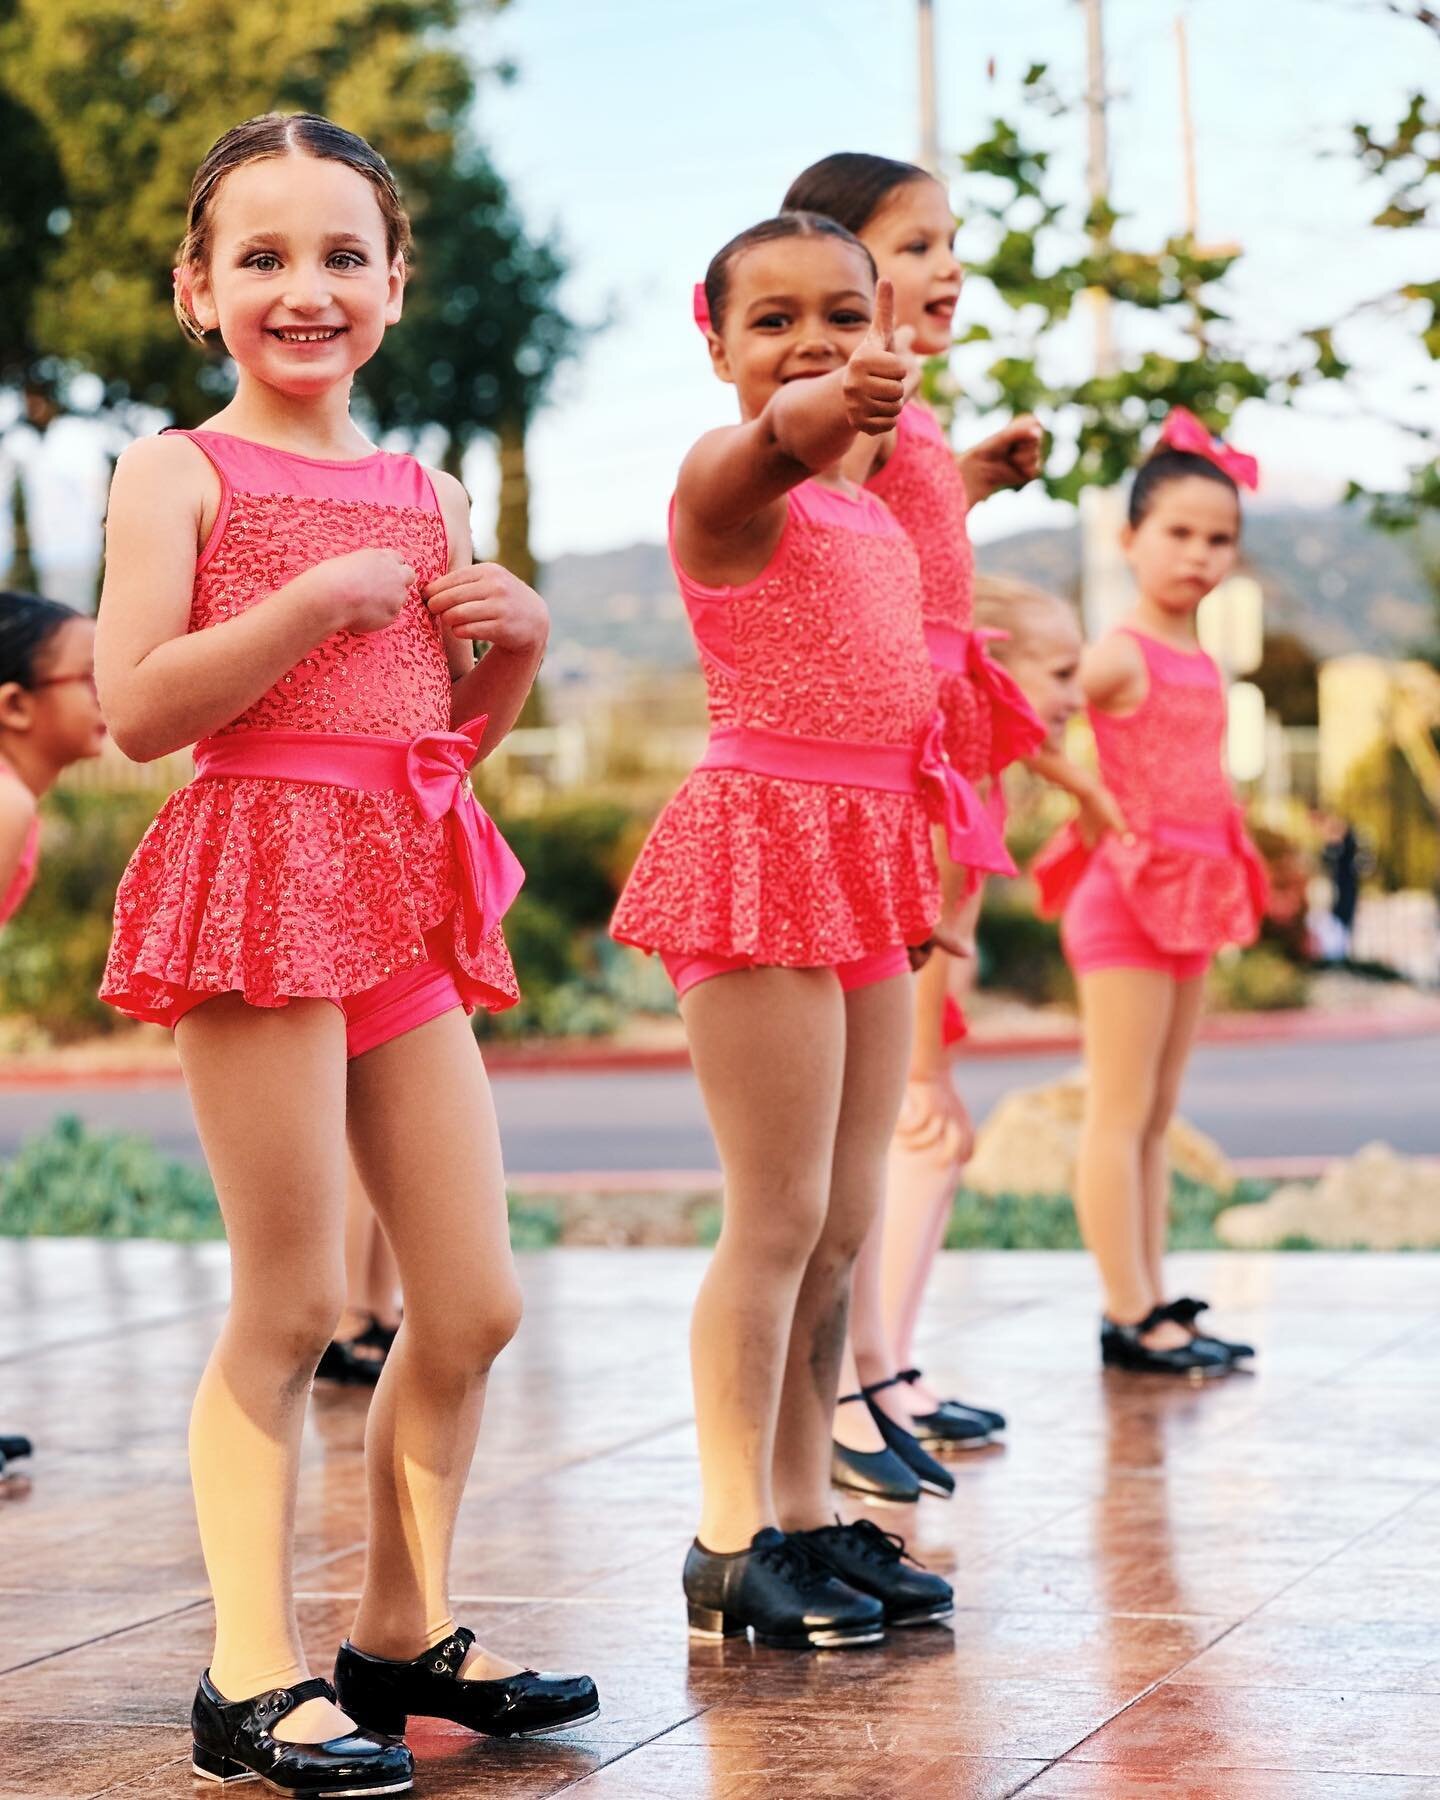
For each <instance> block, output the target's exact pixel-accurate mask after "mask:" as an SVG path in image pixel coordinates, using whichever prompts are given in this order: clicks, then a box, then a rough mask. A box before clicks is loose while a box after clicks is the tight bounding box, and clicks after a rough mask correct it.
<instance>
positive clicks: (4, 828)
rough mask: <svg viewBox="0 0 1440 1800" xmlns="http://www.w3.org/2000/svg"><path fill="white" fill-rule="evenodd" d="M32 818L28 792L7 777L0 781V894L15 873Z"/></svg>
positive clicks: (31, 803)
mask: <svg viewBox="0 0 1440 1800" xmlns="http://www.w3.org/2000/svg"><path fill="white" fill-rule="evenodd" d="M34 818H35V798H34V795H33V794H31V792H30V790H29V788H27V787H24V786H22V785H21V783H20V782H18V781H12V780H10V778H9V777H8V776H7V777H6V778H5V779H4V780H3V781H0V894H3V893H5V892H6V891H7V890H8V888H9V886H10V883H11V882H12V881H13V880H14V879H15V877H16V875H17V874H18V873H19V869H20V862H21V859H22V858H23V856H24V855H25V845H26V844H27V843H28V842H29V838H30V826H31V824H32V823H33V821H34Z"/></svg>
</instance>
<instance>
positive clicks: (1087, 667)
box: [1080, 631, 1149, 713]
mask: <svg viewBox="0 0 1440 1800" xmlns="http://www.w3.org/2000/svg"><path fill="white" fill-rule="evenodd" d="M1148 685H1149V679H1148V676H1147V675H1146V672H1145V657H1144V653H1143V652H1142V651H1141V649H1140V646H1139V645H1138V644H1137V643H1136V642H1135V640H1134V638H1133V637H1131V636H1130V634H1129V633H1128V632H1125V631H1110V632H1107V633H1106V635H1105V636H1104V637H1103V638H1101V639H1100V641H1099V643H1098V644H1092V645H1091V646H1090V647H1089V649H1088V650H1086V652H1085V654H1084V656H1083V657H1082V658H1081V661H1080V686H1081V689H1082V691H1083V692H1084V695H1085V699H1086V703H1087V704H1088V705H1090V706H1093V707H1094V708H1095V709H1096V710H1097V711H1099V712H1106V713H1125V712H1133V711H1134V710H1135V708H1136V707H1137V706H1139V704H1140V702H1141V701H1142V700H1143V699H1144V698H1145V694H1146V689H1147V687H1148Z"/></svg>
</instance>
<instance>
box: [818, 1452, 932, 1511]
mask: <svg viewBox="0 0 1440 1800" xmlns="http://www.w3.org/2000/svg"><path fill="white" fill-rule="evenodd" d="M830 1485H831V1487H834V1488H839V1490H840V1491H841V1493H843V1494H854V1495H855V1496H856V1498H857V1499H860V1500H863V1501H864V1502H865V1503H866V1505H867V1506H913V1505H914V1504H915V1502H916V1501H917V1500H918V1499H919V1498H920V1482H919V1479H918V1477H917V1476H916V1474H915V1471H914V1470H913V1469H912V1468H911V1467H910V1465H909V1464H908V1463H907V1462H905V1461H903V1460H902V1459H901V1458H900V1457H898V1456H897V1455H896V1454H895V1452H894V1451H893V1450H892V1449H891V1448H890V1447H889V1445H888V1444H887V1445H886V1447H885V1448H884V1449H883V1450H852V1449H850V1447H849V1446H848V1445H846V1444H840V1443H834V1444H832V1445H831V1446H830Z"/></svg>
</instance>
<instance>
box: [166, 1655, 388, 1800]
mask: <svg viewBox="0 0 1440 1800" xmlns="http://www.w3.org/2000/svg"><path fill="white" fill-rule="evenodd" d="M334 1698H335V1690H334V1688H332V1687H331V1685H330V1683H329V1682H328V1681H321V1680H318V1679H317V1680H312V1681H297V1682H296V1684H295V1686H294V1687H288V1688H274V1689H272V1690H271V1691H270V1692H269V1693H267V1694H256V1695H255V1697H254V1698H253V1699H250V1700H226V1699H225V1698H224V1697H223V1696H222V1695H221V1694H220V1693H219V1691H218V1690H217V1689H216V1688H215V1686H214V1685H213V1684H212V1682H211V1680H210V1671H209V1670H208V1669H207V1670H206V1671H205V1673H204V1674H203V1675H202V1676H201V1677H200V1685H199V1687H198V1688H196V1690H195V1704H194V1706H193V1707H192V1708H191V1709H190V1730H191V1733H192V1735H193V1737H194V1740H195V1741H194V1746H193V1748H192V1751H191V1765H190V1766H191V1768H192V1769H193V1770H194V1772H195V1773H196V1774H197V1775H198V1776H200V1777H201V1779H202V1780H205V1781H218V1782H221V1783H222V1784H223V1783H225V1782H230V1781H253V1780H254V1779H255V1778H256V1777H257V1776H258V1777H259V1779H260V1780H261V1781H263V1782H264V1783H265V1785H266V1786H267V1787H270V1788H273V1789H274V1790H275V1792H276V1793H277V1794H290V1795H293V1796H294V1800H322V1797H323V1800H343V1796H346V1795H357V1794H366V1795H369V1794H408V1793H409V1792H410V1790H411V1788H412V1787H413V1786H414V1785H415V1781H414V1776H415V1763H414V1759H413V1758H412V1757H411V1755H410V1752H409V1751H408V1750H407V1749H406V1748H405V1746H404V1745H403V1744H387V1743H386V1742H385V1741H384V1740H383V1739H382V1738H380V1737H378V1736H376V1734H375V1733H374V1732H370V1731H361V1730H355V1731H348V1732H346V1733H345V1735H344V1736H343V1737H334V1738H328V1739H327V1740H326V1741H325V1742H324V1743H323V1744H292V1743H290V1742H288V1741H287V1740H285V1739H282V1738H277V1737H276V1736H275V1735H274V1731H275V1727H276V1726H277V1725H278V1724H279V1723H280V1721H281V1720H282V1719H283V1718H284V1717H285V1716H286V1715H287V1714H288V1713H292V1712H294V1710H295V1708H296V1707H297V1706H301V1705H303V1704H304V1702H305V1701H307V1700H334ZM353 1716H354V1715H353V1714H352V1717H353Z"/></svg>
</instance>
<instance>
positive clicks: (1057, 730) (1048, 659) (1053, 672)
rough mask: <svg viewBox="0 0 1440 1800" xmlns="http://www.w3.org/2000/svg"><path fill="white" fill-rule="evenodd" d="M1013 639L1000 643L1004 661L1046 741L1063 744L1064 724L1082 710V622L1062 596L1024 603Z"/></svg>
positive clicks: (1053, 745) (1013, 627)
mask: <svg viewBox="0 0 1440 1800" xmlns="http://www.w3.org/2000/svg"><path fill="white" fill-rule="evenodd" d="M1010 630H1011V636H1010V641H1009V642H1008V643H1006V644H1003V645H1001V646H999V652H1000V654H1001V657H1002V659H1003V661H1004V664H1005V667H1006V668H1007V669H1008V670H1009V671H1010V673H1011V674H1012V675H1013V676H1014V677H1015V680H1016V682H1017V683H1018V685H1019V687H1020V691H1021V692H1022V693H1023V694H1024V696H1025V698H1026V699H1027V700H1028V701H1029V702H1030V704H1031V706H1033V707H1034V709H1035V712H1036V715H1037V716H1038V717H1039V720H1040V723H1041V724H1042V725H1043V726H1044V727H1045V731H1046V738H1045V742H1046V745H1047V747H1049V748H1050V749H1058V748H1059V747H1060V743H1061V740H1062V739H1063V738H1064V735H1065V727H1066V726H1067V725H1068V724H1069V723H1070V721H1071V719H1073V718H1074V717H1075V715H1076V713H1078V712H1079V711H1080V708H1081V707H1082V706H1083V705H1084V703H1085V697H1084V695H1083V693H1082V692H1081V689H1080V654H1081V651H1082V650H1083V649H1084V641H1083V640H1082V638H1081V636H1080V623H1079V621H1078V620H1077V619H1076V617H1075V614H1074V612H1073V611H1072V609H1071V608H1070V607H1068V606H1066V605H1065V603H1064V601H1063V600H1052V601H1051V602H1050V604H1049V605H1040V604H1033V605H1027V606H1024V607H1022V608H1020V609H1019V610H1018V611H1017V613H1016V615H1015V618H1014V620H1013V622H1012V624H1011V627H1010Z"/></svg>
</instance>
